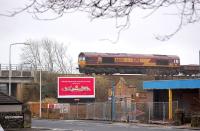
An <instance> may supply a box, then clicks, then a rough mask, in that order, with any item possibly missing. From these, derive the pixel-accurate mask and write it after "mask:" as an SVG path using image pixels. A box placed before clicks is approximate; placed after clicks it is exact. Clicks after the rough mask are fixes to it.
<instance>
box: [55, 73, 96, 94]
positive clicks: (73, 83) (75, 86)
mask: <svg viewBox="0 0 200 131" xmlns="http://www.w3.org/2000/svg"><path fill="white" fill-rule="evenodd" d="M94 97H95V79H94V78H93V77H58V98H94Z"/></svg>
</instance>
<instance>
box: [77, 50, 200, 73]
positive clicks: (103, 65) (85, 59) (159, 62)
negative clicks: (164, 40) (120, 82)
mask: <svg viewBox="0 0 200 131" xmlns="http://www.w3.org/2000/svg"><path fill="white" fill-rule="evenodd" d="M78 66H79V67H78V69H79V72H80V73H85V74H92V73H95V74H115V73H120V74H154V75H178V74H179V73H183V74H185V75H193V74H198V73H199V66H198V65H183V66H182V65H180V58H179V56H177V55H160V54H127V53H97V52H81V53H80V54H79V56H78Z"/></svg>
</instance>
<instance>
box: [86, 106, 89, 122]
mask: <svg viewBox="0 0 200 131" xmlns="http://www.w3.org/2000/svg"><path fill="white" fill-rule="evenodd" d="M88 105H89V104H88V103H87V104H86V120H88Z"/></svg>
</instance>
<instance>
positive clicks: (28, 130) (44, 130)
mask: <svg viewBox="0 0 200 131" xmlns="http://www.w3.org/2000/svg"><path fill="white" fill-rule="evenodd" d="M80 121H81V120H80ZM83 121H85V120H83ZM90 122H94V123H95V122H97V123H101V122H102V123H104V122H105V123H107V124H112V125H123V126H131V125H132V126H138V127H158V128H168V129H169V128H170V129H185V130H200V127H198V128H194V127H191V125H190V124H184V125H181V126H174V125H172V124H170V123H166V122H156V123H151V124H145V123H139V122H130V123H126V122H110V121H93V120H91V121H90ZM0 131H51V129H49V128H38V127H32V128H20V129H6V130H3V128H2V129H1V126H0Z"/></svg>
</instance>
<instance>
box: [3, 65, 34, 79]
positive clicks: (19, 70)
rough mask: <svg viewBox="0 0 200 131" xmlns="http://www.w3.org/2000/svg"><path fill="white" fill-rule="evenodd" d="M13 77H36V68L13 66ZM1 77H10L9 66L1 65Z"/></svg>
mask: <svg viewBox="0 0 200 131" xmlns="http://www.w3.org/2000/svg"><path fill="white" fill-rule="evenodd" d="M11 74H12V75H11V76H12V77H34V68H33V67H32V66H30V65H24V64H18V65H17V64H13V65H11ZM0 77H9V65H8V64H0Z"/></svg>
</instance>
